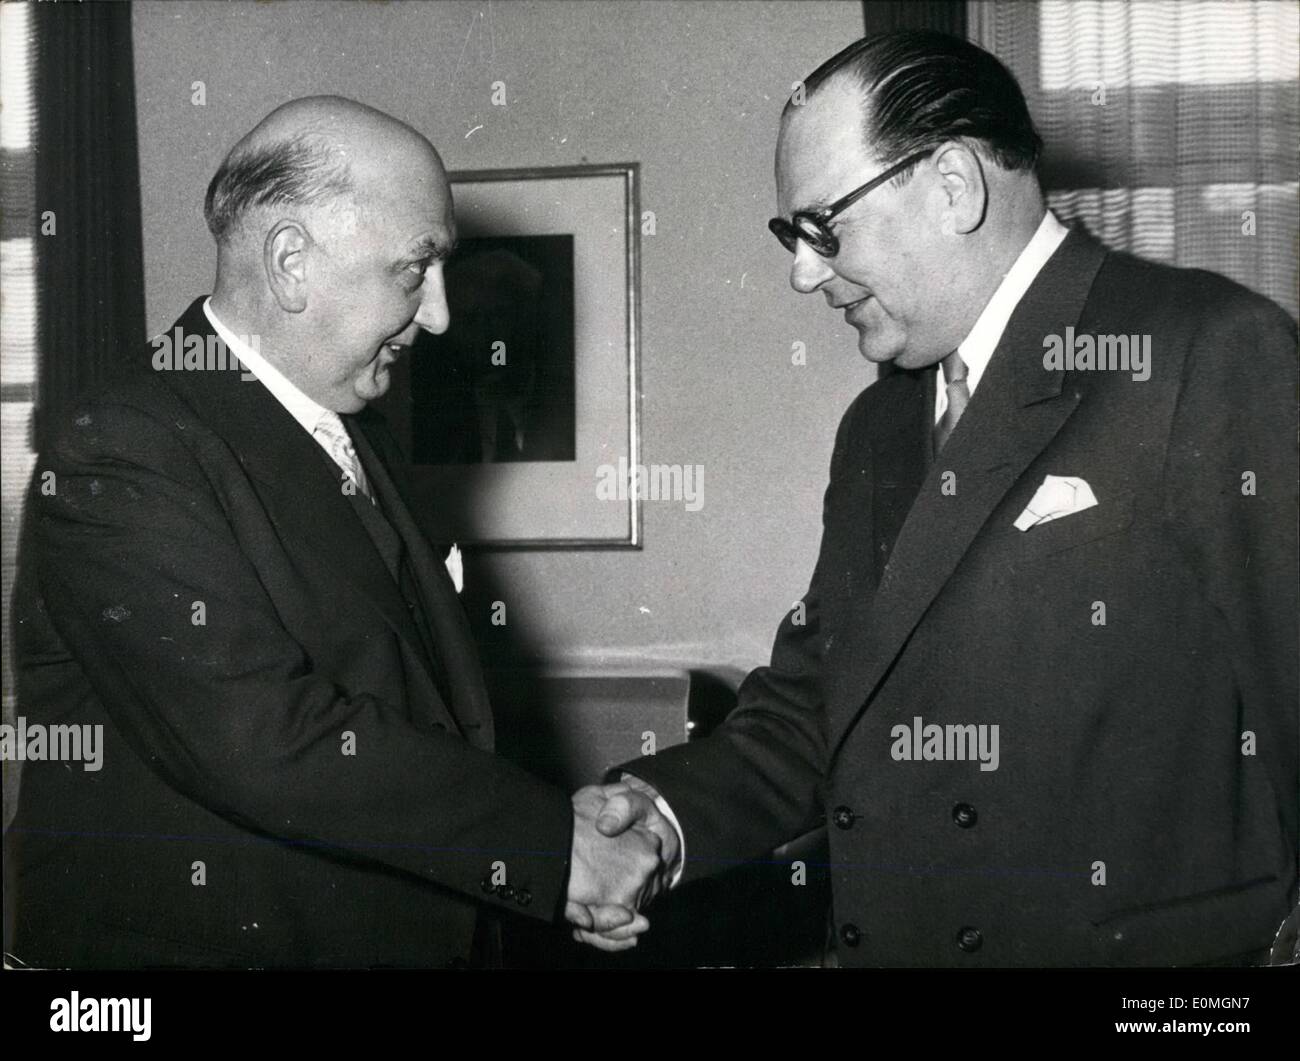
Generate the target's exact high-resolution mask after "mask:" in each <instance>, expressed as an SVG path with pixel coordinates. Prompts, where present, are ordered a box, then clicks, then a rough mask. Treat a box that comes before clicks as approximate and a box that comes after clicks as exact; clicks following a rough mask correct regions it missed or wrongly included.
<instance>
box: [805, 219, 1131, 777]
mask: <svg viewBox="0 0 1300 1061" xmlns="http://www.w3.org/2000/svg"><path fill="white" fill-rule="evenodd" d="M1105 253H1106V252H1105V249H1104V248H1103V247H1102V246H1101V245H1100V244H1098V243H1096V242H1095V241H1094V240H1092V239H1091V237H1089V236H1087V235H1086V234H1085V233H1083V232H1082V231H1081V230H1078V229H1075V230H1074V231H1072V232H1071V233H1070V234H1069V236H1067V237H1066V239H1065V241H1064V242H1063V243H1062V244H1061V246H1060V247H1059V248H1058V249H1057V251H1056V253H1055V254H1054V255H1053V256H1052V258H1051V259H1050V260H1049V261H1048V262H1047V264H1046V265H1045V266H1044V267H1043V269H1042V271H1041V272H1040V273H1039V275H1038V277H1037V278H1036V279H1035V281H1034V283H1033V285H1032V286H1031V287H1030V289H1029V290H1028V291H1027V292H1026V293H1025V296H1024V298H1023V299H1022V300H1021V302H1020V304H1019V306H1017V308H1016V311H1015V313H1014V314H1013V315H1012V317H1011V320H1010V321H1009V322H1008V324H1007V328H1006V331H1005V332H1004V333H1003V336H1002V341H1001V342H1000V343H999V344H998V348H997V350H996V352H995V353H994V355H993V358H992V360H991V361H990V362H989V367H988V369H987V371H986V374H985V378H984V379H983V381H981V384H980V386H979V388H978V389H977V390H976V392H975V395H974V396H973V397H972V398H971V402H970V405H969V406H968V407H967V409H966V412H965V413H964V414H963V415H962V418H961V420H960V421H959V422H958V424H957V428H956V429H955V430H954V431H953V433H952V435H951V436H950V437H949V439H948V442H947V444H946V445H945V446H944V449H943V451H942V453H940V454H939V456H938V458H937V459H936V460H935V461H934V462H933V464H932V466H931V467H930V468H929V471H928V473H926V474H925V476H924V478H923V479H922V481H921V486H920V490H919V492H918V493H917V495H916V500H915V502H914V503H913V504H912V505H911V507H910V509H908V510H907V513H906V518H905V519H904V520H903V523H902V527H901V529H900V530H899V532H898V536H897V540H896V541H895V542H894V544H893V547H892V550H889V562H888V564H887V565H886V567H885V570H884V572H883V574H882V575H881V577H880V580H879V585H878V587H877V589H876V592H875V594H874V595H863V596H861V597H859V598H858V599H857V600H856V601H855V603H854V606H853V610H852V612H851V614H850V616H849V620H848V623H847V624H846V630H845V634H844V638H845V640H844V643H843V646H842V647H841V648H837V655H839V656H840V658H841V659H842V660H843V661H844V662H843V663H842V664H841V665H840V666H838V667H836V668H834V669H833V670H832V671H831V672H830V674H829V676H828V679H827V681H828V685H827V689H826V703H827V712H828V716H829V718H828V727H829V728H828V738H829V743H828V746H829V748H830V749H831V760H833V759H834V757H835V755H836V754H837V753H838V750H839V748H840V746H841V745H842V743H843V740H844V737H845V736H846V735H847V733H848V731H849V729H850V728H851V726H852V725H853V723H854V722H855V721H856V720H857V718H858V716H859V715H860V714H861V712H862V711H863V710H865V708H866V706H867V704H868V703H869V702H870V699H871V697H872V695H873V694H874V693H875V690H876V687H877V685H878V684H879V683H880V681H881V679H882V678H883V677H884V675H885V674H886V673H887V671H888V669H889V667H890V665H891V664H892V663H893V661H894V659H895V657H896V656H897V655H898V653H899V651H900V650H901V649H902V647H903V645H904V644H905V643H906V641H907V639H908V637H909V636H910V635H911V633H912V631H913V630H914V629H915V627H916V625H917V623H918V622H919V621H920V620H921V617H922V616H923V615H924V614H925V611H926V609H928V608H929V607H930V604H931V603H932V602H933V601H934V599H935V597H936V596H937V595H938V594H939V592H940V591H941V590H942V589H943V587H944V585H945V583H947V581H948V580H949V578H951V577H952V574H953V572H954V571H955V570H956V568H957V565H958V564H959V563H960V561H961V558H962V556H963V555H964V554H965V553H966V551H967V550H968V549H969V548H970V545H971V543H972V541H973V540H974V538H975V536H976V535H977V534H978V533H979V530H980V528H981V527H982V526H983V525H984V523H985V522H986V521H987V520H988V518H989V516H990V515H991V514H992V512H993V510H994V509H995V508H996V507H997V505H998V503H999V502H1000V501H1001V500H1002V498H1003V497H1004V496H1005V494H1006V492H1007V491H1008V490H1009V489H1010V488H1011V486H1012V484H1013V483H1015V481H1016V480H1017V479H1018V478H1019V477H1020V475H1021V474H1022V473H1023V472H1024V470H1025V469H1026V468H1027V467H1028V466H1029V464H1030V463H1031V462H1032V461H1033V460H1034V459H1035V458H1036V457H1037V456H1038V455H1039V453H1041V452H1042V450H1043V449H1044V448H1045V447H1046V446H1047V444H1048V443H1049V442H1051V440H1052V439H1053V438H1054V437H1055V436H1056V434H1057V432H1059V431H1060V429H1061V427H1062V425H1064V423H1065V422H1066V420H1067V419H1068V418H1069V416H1070V414H1071V413H1073V412H1074V409H1075V407H1076V406H1077V405H1078V402H1079V394H1078V393H1077V391H1075V390H1073V389H1070V390H1063V383H1064V378H1065V373H1064V372H1063V371H1049V370H1047V369H1045V368H1044V367H1043V361H1042V358H1043V338H1044V336H1046V335H1049V334H1053V333H1055V334H1058V335H1060V334H1064V330H1065V328H1066V327H1067V326H1069V325H1072V324H1074V323H1076V322H1077V321H1078V319H1079V314H1080V312H1081V311H1082V309H1083V305H1084V302H1085V300H1086V298H1087V294H1088V290H1089V288H1090V287H1091V286H1092V281H1093V278H1094V277H1095V276H1096V273H1097V270H1098V269H1099V268H1100V266H1101V262H1102V259H1103V258H1104V256H1105ZM915 389H916V390H917V391H920V392H922V393H923V394H932V392H929V391H928V390H927V389H926V388H924V387H919V386H918V387H916V388H915ZM900 413H901V414H902V415H904V418H905V420H906V423H905V424H904V426H903V427H902V428H900V429H899V430H898V431H897V432H891V433H890V434H889V435H888V436H887V437H886V439H885V440H884V442H883V444H882V446H881V449H880V452H879V458H878V459H877V462H876V463H877V464H878V467H877V468H876V475H877V476H879V477H881V478H882V479H883V478H889V477H891V476H892V477H893V478H894V479H896V480H897V481H899V482H902V483H906V482H908V481H910V480H912V479H914V478H915V475H916V471H915V469H916V462H917V460H918V459H919V460H923V459H924V454H925V453H926V452H927V448H926V447H927V445H928V443H927V441H926V437H925V435H923V434H922V432H921V431H920V430H918V429H917V428H916V427H915V426H914V425H915V422H916V417H917V414H916V411H915V398H913V404H906V403H904V405H903V406H902V408H901V409H900ZM923 423H924V427H925V431H926V433H928V423H925V422H923ZM909 425H910V426H909ZM887 460H889V461H897V462H898V464H897V465H896V466H895V469H894V470H891V469H890V468H889V467H887V466H886V465H885V461H887ZM949 475H950V476H951V478H948V479H945V477H946V476H949ZM945 481H947V482H949V483H951V484H952V485H953V486H955V493H951V494H945V493H944V492H943V489H942V487H943V485H944V483H945ZM900 497H901V492H900ZM896 518H897V514H896V511H895V512H893V513H890V514H887V515H886V516H885V517H884V518H883V520H882V521H880V522H878V524H877V526H879V527H882V528H883V529H885V530H888V529H889V527H890V522H891V520H893V519H896Z"/></svg>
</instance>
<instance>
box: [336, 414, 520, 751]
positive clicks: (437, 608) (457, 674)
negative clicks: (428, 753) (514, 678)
mask: <svg viewBox="0 0 1300 1061" xmlns="http://www.w3.org/2000/svg"><path fill="white" fill-rule="evenodd" d="M346 420H347V422H348V427H349V429H351V431H352V437H353V441H354V442H355V443H356V447H357V452H358V455H359V456H360V458H361V463H362V466H363V467H364V468H365V469H366V474H367V475H368V476H369V478H370V483H371V488H372V489H374V490H375V491H376V493H377V494H378V497H379V501H380V504H381V505H382V506H383V508H384V511H385V513H386V514H387V516H388V520H389V522H390V523H391V524H392V525H393V529H394V530H395V531H397V533H398V534H399V535H401V537H402V540H403V541H404V542H405V543H406V555H407V558H408V560H409V562H410V564H411V567H412V569H413V571H414V574H415V579H416V582H417V583H418V584H419V587H420V595H421V597H422V598H423V599H424V604H425V610H426V613H427V615H428V619H429V625H430V627H431V632H432V634H433V640H434V644H435V646H436V648H437V651H438V659H439V661H440V662H441V664H442V668H443V671H444V672H445V674H446V678H447V683H448V685H449V686H450V689H451V698H452V701H453V703H451V704H448V705H447V707H448V708H449V710H450V711H451V712H452V714H453V715H454V716H455V718H456V722H457V724H458V725H459V726H460V728H461V732H462V733H463V735H464V736H465V739H466V740H468V741H469V742H470V743H471V744H473V745H475V746H477V747H482V748H487V749H490V748H492V746H493V741H494V734H493V724H492V711H491V707H490V705H489V704H488V702H487V694H486V686H485V684H484V681H483V672H482V669H481V668H480V666H479V661H478V651H477V649H476V647H475V644H474V638H473V635H472V633H471V631H470V629H469V623H468V621H467V620H466V618H465V610H464V608H462V607H461V604H460V599H459V597H457V595H456V587H455V586H454V585H453V584H452V581H451V576H450V575H449V574H448V573H447V568H446V565H445V564H443V563H442V562H440V561H439V559H438V557H437V556H436V555H435V554H434V552H433V550H432V548H431V547H430V545H429V542H428V539H427V538H425V536H424V533H423V532H422V531H421V530H420V528H419V526H418V525H417V524H416V522H415V519H414V517H413V516H412V515H411V512H410V510H409V509H408V508H407V507H406V502H405V499H404V498H403V497H402V495H401V491H400V490H399V489H398V487H397V485H396V483H395V482H394V481H393V478H392V476H391V475H390V474H389V471H388V468H387V466H386V465H385V464H384V461H383V460H382V458H381V457H380V456H379V451H380V449H381V447H380V445H379V444H378V442H377V440H376V439H375V437H374V432H375V431H376V428H375V427H374V426H373V424H372V422H371V421H370V420H369V418H367V417H364V416H349V417H346ZM421 657H423V653H421Z"/></svg>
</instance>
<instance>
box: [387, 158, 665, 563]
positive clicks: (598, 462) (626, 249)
mask: <svg viewBox="0 0 1300 1061" xmlns="http://www.w3.org/2000/svg"><path fill="white" fill-rule="evenodd" d="M448 180H449V181H450V184H451V188H452V196H453V200H454V203H455V213H456V227H457V238H458V247H457V250H456V252H455V253H454V254H453V255H452V257H451V258H450V259H449V260H448V262H447V264H446V266H445V268H444V278H445V280H446V284H447V298H448V306H449V309H450V313H451V324H450V326H449V328H448V330H447V332H446V333H445V334H444V335H439V336H433V335H428V334H422V335H421V338H420V340H419V341H418V342H417V344H416V346H415V348H414V349H413V350H412V351H411V354H410V356H408V357H407V358H404V359H403V360H402V361H400V362H398V363H397V364H396V365H394V366H393V369H392V374H393V382H392V386H391V388H390V391H389V393H388V395H386V396H385V398H384V399H383V401H382V402H381V403H380V410H381V411H382V412H383V413H384V415H385V416H386V417H387V418H388V420H389V423H390V425H391V426H392V428H393V430H394V431H395V433H396V434H397V437H398V439H399V440H400V441H401V442H402V444H403V445H404V447H405V449H406V452H407V455H408V456H409V457H410V458H411V465H410V472H411V479H410V486H411V501H412V508H413V511H414V513H415V515H416V518H417V519H419V520H420V521H421V524H422V526H423V527H424V529H425V530H426V532H427V533H428V534H429V535H430V537H431V538H432V539H433V540H435V541H444V542H451V541H454V542H457V543H458V544H460V545H462V546H465V547H469V548H472V549H639V548H641V546H642V525H641V524H642V512H641V506H640V504H639V501H638V490H637V489H636V487H635V483H634V482H633V483H631V484H630V488H628V489H619V490H618V491H617V497H616V498H614V499H610V497H609V494H610V491H609V490H608V489H605V490H603V491H598V484H599V483H601V482H602V480H603V481H604V482H605V483H606V484H608V483H609V482H610V481H611V476H612V475H613V474H614V471H613V470H614V469H617V472H618V474H619V475H620V476H621V477H626V476H627V470H628V469H635V468H636V467H637V465H638V462H639V455H640V437H639V424H640V372H639V364H638V355H639V345H640V334H639V328H640V245H639V237H640V194H639V183H640V167H639V165H638V164H637V163H612V164H602V165H579V166H560V167H535V168H526V169H500V170H474V171H454V172H451V173H449V174H448Z"/></svg>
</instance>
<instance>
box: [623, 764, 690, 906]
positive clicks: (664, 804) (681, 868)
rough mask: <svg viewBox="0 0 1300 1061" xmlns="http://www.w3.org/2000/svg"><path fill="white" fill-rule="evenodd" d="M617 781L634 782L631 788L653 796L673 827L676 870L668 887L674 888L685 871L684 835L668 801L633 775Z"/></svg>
mask: <svg viewBox="0 0 1300 1061" xmlns="http://www.w3.org/2000/svg"><path fill="white" fill-rule="evenodd" d="M619 780H620V781H624V782H626V781H635V782H636V783H637V784H636V785H634V786H633V787H635V788H641V789H645V790H648V791H646V793H645V794H646V795H653V796H654V801H655V807H657V808H658V810H659V813H660V814H662V815H663V816H664V817H665V818H667V819H668V824H669V825H671V826H672V827H673V832H675V833H676V834H677V869H676V871H675V872H674V873H673V879H672V880H671V881H669V882H668V887H669V888H670V889H672V888H676V887H677V885H678V884H679V883H681V879H682V874H683V873H684V872H685V871H686V835H685V834H684V833H683V832H682V826H681V823H680V822H679V821H678V820H677V815H676V814H674V813H673V809H672V807H670V806H669V805H668V801H667V800H666V799H664V798H663V796H661V795H659V793H658V792H657V791H655V787H654V786H653V785H651V784H649V783H648V782H646V781H642V780H641V778H639V777H637V776H636V775H635V774H629V773H623V774H621V775H620V776H619Z"/></svg>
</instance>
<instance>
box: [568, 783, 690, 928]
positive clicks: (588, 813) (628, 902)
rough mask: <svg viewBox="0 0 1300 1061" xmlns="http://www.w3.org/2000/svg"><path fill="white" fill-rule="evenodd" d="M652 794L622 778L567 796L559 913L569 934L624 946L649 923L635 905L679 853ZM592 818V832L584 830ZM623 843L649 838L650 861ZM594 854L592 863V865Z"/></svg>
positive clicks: (666, 874)
mask: <svg viewBox="0 0 1300 1061" xmlns="http://www.w3.org/2000/svg"><path fill="white" fill-rule="evenodd" d="M651 793H652V790H648V789H646V788H643V787H642V786H641V785H640V784H632V783H628V782H626V781H624V782H619V783H617V784H613V785H592V786H589V787H587V788H584V789H581V790H580V791H578V792H577V793H575V794H574V796H573V806H574V846H573V850H574V857H573V862H572V866H573V868H572V869H571V871H570V888H569V899H570V901H569V904H568V906H567V907H566V909H565V915H566V917H567V918H568V920H569V921H570V922H572V923H573V925H574V926H575V929H574V934H573V935H574V939H576V940H578V941H580V942H582V943H587V944H590V945H591V946H593V947H596V948H598V949H600V950H606V951H619V950H626V949H628V948H630V947H634V946H636V937H637V936H639V935H640V934H641V933H642V932H644V931H645V930H646V929H648V928H649V927H650V922H649V921H648V920H646V918H645V917H643V916H640V915H638V914H636V911H637V910H638V909H640V908H641V907H643V906H645V905H646V904H647V903H649V902H650V901H651V900H652V899H654V897H655V896H656V895H658V894H659V893H660V892H661V891H663V890H665V889H666V887H667V886H668V881H669V879H670V878H671V876H672V874H673V872H674V871H675V869H676V867H677V863H678V860H679V858H680V844H679V841H678V836H677V830H676V829H675V828H674V827H673V826H672V824H671V823H670V822H669V821H668V820H667V819H666V818H665V817H664V816H663V815H662V814H660V812H659V808H658V807H657V806H656V805H655V802H654V799H653V796H652V794H651ZM592 823H594V826H595V836H592V835H590V833H589V831H588V830H589V826H590V825H591V824H592ZM629 841H631V842H632V843H633V844H634V845H645V844H647V843H648V844H649V845H650V848H651V850H653V852H654V856H653V865H651V866H647V864H646V863H645V862H644V861H638V860H637V855H636V847H635V846H634V847H633V848H632V850H631V851H629V850H628V844H629ZM580 846H581V848H582V851H581V852H580V850H579V849H580ZM588 856H590V857H588ZM593 859H594V861H595V862H596V863H597V866H596V867H595V869H594V870H590V869H589V864H590V861H591V860H593ZM597 879H603V881H604V882H605V886H604V887H603V888H602V887H600V886H597V887H595V888H594V889H593V887H592V884H593V882H594V881H595V880H597ZM611 887H612V888H613V889H614V890H612V891H611V890H610V888H611ZM584 895H586V896H598V898H595V899H591V898H587V899H584V898H582V897H583V896H584Z"/></svg>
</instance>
